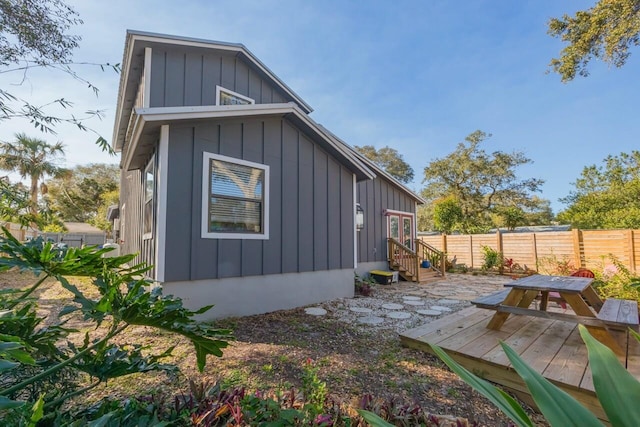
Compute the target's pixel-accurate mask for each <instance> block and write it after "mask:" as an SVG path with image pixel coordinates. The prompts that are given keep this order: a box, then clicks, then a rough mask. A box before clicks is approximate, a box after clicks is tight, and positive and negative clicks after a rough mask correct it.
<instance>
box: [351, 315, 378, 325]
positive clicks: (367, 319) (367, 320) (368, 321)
mask: <svg viewBox="0 0 640 427" xmlns="http://www.w3.org/2000/svg"><path fill="white" fill-rule="evenodd" d="M357 320H358V323H364V324H365V325H379V324H380V323H382V322H384V319H383V318H382V317H378V316H364V317H358V319H357Z"/></svg>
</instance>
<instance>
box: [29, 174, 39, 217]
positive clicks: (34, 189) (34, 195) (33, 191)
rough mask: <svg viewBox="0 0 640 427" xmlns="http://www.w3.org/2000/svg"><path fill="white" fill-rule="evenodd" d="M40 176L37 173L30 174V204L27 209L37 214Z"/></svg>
mask: <svg viewBox="0 0 640 427" xmlns="http://www.w3.org/2000/svg"><path fill="white" fill-rule="evenodd" d="M39 180H40V177H39V176H38V175H31V188H30V190H29V194H30V195H31V206H29V211H30V212H31V214H32V215H37V214H38V181H39Z"/></svg>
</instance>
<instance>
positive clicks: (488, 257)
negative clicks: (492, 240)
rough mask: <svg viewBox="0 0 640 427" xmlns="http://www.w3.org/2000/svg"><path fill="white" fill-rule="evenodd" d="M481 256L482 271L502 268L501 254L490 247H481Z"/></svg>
mask: <svg viewBox="0 0 640 427" xmlns="http://www.w3.org/2000/svg"><path fill="white" fill-rule="evenodd" d="M481 250H482V256H483V258H484V263H483V264H482V269H483V270H492V269H493V268H496V267H497V268H502V264H503V256H502V253H500V252H498V251H496V250H495V249H493V248H492V247H490V246H482V248H481Z"/></svg>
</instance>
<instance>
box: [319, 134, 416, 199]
mask: <svg viewBox="0 0 640 427" xmlns="http://www.w3.org/2000/svg"><path fill="white" fill-rule="evenodd" d="M318 126H320V127H321V128H322V129H323V130H324V132H326V133H327V134H328V135H330V136H331V137H332V138H334V139H335V140H336V141H338V142H340V144H342V145H343V146H344V147H345V148H347V149H348V150H349V151H351V152H352V153H353V155H354V156H356V157H357V158H358V159H359V160H360V161H361V162H363V163H364V164H365V165H367V167H368V168H369V169H371V170H372V171H374V172H375V173H376V174H377V175H379V176H381V177H382V178H384V179H386V180H387V181H389V182H391V184H393V185H395V186H396V187H398V188H399V189H400V190H402V191H403V192H405V193H407V194H408V195H409V196H410V197H411V198H413V199H414V200H416V201H417V202H418V203H420V204H423V205H424V204H426V203H427V201H426V200H425V199H424V198H422V197H420V196H419V195H418V194H416V193H414V192H413V191H412V190H410V189H409V188H407V186H405V185H404V184H403V183H401V182H400V181H398V180H397V179H396V178H395V177H393V176H392V175H390V174H389V173H388V172H387V171H385V170H384V169H382V168H381V167H380V166H378V165H376V164H375V163H374V162H372V161H371V160H369V159H368V158H367V157H365V156H364V155H362V154H361V153H360V152H358V151H357V150H356V149H355V148H353V147H352V146H350V145H349V144H347V143H346V142H344V141H343V140H342V139H340V138H338V137H337V136H336V135H334V134H333V133H332V132H331V131H330V130H329V129H327V128H325V127H324V126H322V125H318Z"/></svg>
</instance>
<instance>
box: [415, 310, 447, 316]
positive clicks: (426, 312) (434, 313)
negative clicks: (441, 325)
mask: <svg viewBox="0 0 640 427" xmlns="http://www.w3.org/2000/svg"><path fill="white" fill-rule="evenodd" d="M416 313H418V314H422V315H425V316H440V315H441V314H442V312H441V311H438V310H416Z"/></svg>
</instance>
